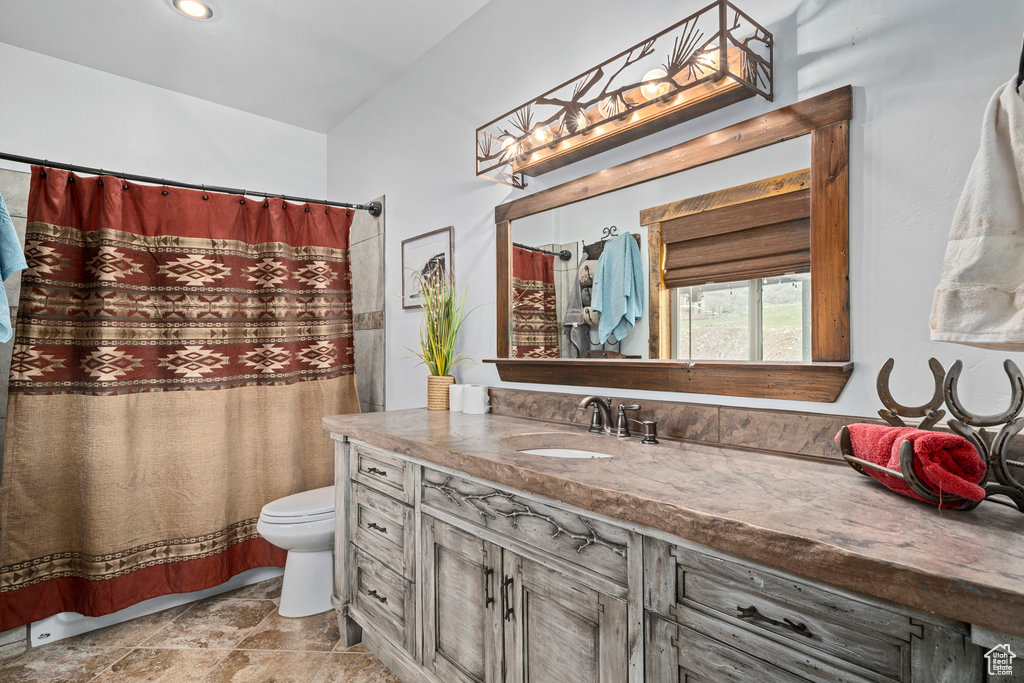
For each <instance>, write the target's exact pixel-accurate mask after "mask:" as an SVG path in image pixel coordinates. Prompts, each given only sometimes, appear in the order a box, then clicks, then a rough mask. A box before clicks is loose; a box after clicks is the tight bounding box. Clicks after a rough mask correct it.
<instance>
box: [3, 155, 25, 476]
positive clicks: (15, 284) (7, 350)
mask: <svg viewBox="0 0 1024 683" xmlns="http://www.w3.org/2000/svg"><path fill="white" fill-rule="evenodd" d="M28 188H29V174H28V173H21V172H18V171H8V170H5V169H0V195H2V196H3V198H4V202H5V203H6V204H7V210H8V211H10V212H11V218H13V219H14V228H15V230H17V231H18V239H19V240H21V244H22V246H25V216H26V215H27V213H28ZM4 289H6V290H7V303H8V304H9V305H10V307H11V310H10V313H11V323H12V324H13V322H14V319H15V318H16V317H17V313H18V297H19V296H21V273H20V272H18V273H15V274H14V275H12V276H11V277H10V278H8V280H7V282H5V283H4ZM13 346H14V339H13V338H12V339H11V340H10V341H8V342H6V343H5V344H3V345H2V346H0V462H2V461H3V453H4V433H5V431H6V427H7V380H8V378H9V376H10V370H11V348H12V347H13Z"/></svg>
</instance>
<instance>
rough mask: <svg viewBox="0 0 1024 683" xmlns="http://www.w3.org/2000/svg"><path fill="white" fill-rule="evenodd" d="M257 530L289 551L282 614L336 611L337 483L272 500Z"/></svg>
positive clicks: (298, 614)
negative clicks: (332, 609) (333, 596)
mask: <svg viewBox="0 0 1024 683" xmlns="http://www.w3.org/2000/svg"><path fill="white" fill-rule="evenodd" d="M256 531H258V532H259V534H260V536H262V537H263V538H265V539H266V540H267V541H268V542H269V543H271V544H272V545H275V546H277V547H278V548H281V549H282V550H287V551H288V559H287V560H286V561H285V565H284V584H283V585H282V587H281V604H280V606H279V607H278V609H277V611H278V614H280V615H281V616H282V617H306V616H309V615H311V614H319V613H321V612H326V611H327V610H329V609H331V593H332V592H333V585H334V579H333V576H334V487H333V486H325V487H323V488H321V489H313V490H312V491H303V492H302V493H296V494H294V495H291V496H285V497H284V498H278V499H277V500H275V501H273V502H270V503H267V504H266V505H264V506H263V509H262V510H261V511H260V518H259V522H257V524H256Z"/></svg>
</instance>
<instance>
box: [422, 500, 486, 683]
mask: <svg viewBox="0 0 1024 683" xmlns="http://www.w3.org/2000/svg"><path fill="white" fill-rule="evenodd" d="M423 551H424V552H423V568H424V572H423V665H424V666H425V667H426V668H427V669H429V670H430V671H432V672H433V673H434V674H435V675H436V676H437V677H438V678H440V679H441V680H442V681H446V682H447V681H480V682H483V681H493V682H494V683H498V682H499V681H501V678H502V658H501V648H502V643H501V632H502V628H501V627H502V622H501V615H500V613H499V610H500V605H499V604H498V602H499V601H498V600H497V595H498V589H499V586H498V580H499V576H498V574H499V573H500V571H501V549H500V548H498V547H497V546H495V545H492V544H490V543H487V542H486V541H483V540H481V539H479V538H476V537H474V536H471V535H470V534H468V533H466V532H465V531H462V530H460V529H456V528H455V527H453V526H451V525H448V524H445V523H444V522H440V521H438V520H436V519H433V518H432V517H427V516H424V518H423Z"/></svg>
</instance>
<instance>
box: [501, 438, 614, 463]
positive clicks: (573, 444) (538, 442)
mask: <svg viewBox="0 0 1024 683" xmlns="http://www.w3.org/2000/svg"><path fill="white" fill-rule="evenodd" d="M502 442H503V443H504V444H505V445H506V446H508V447H509V448H511V449H512V450H514V451H519V452H520V453H525V454H527V455H539V456H542V457H546V458H575V459H578V460H583V459H592V458H611V457H614V456H615V455H616V454H618V452H619V451H620V450H621V444H619V443H618V440H617V439H614V438H610V437H607V436H601V435H598V434H590V433H588V432H582V433H577V434H573V433H569V432H539V433H536V434H517V435H516V436H509V437H505V438H504V439H502Z"/></svg>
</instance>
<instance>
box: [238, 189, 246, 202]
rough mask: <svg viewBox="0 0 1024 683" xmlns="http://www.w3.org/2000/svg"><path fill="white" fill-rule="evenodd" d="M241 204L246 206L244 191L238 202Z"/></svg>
mask: <svg viewBox="0 0 1024 683" xmlns="http://www.w3.org/2000/svg"><path fill="white" fill-rule="evenodd" d="M238 203H239V204H245V190H244V189H243V190H242V196H241V197H240V198H239V200H238Z"/></svg>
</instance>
